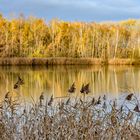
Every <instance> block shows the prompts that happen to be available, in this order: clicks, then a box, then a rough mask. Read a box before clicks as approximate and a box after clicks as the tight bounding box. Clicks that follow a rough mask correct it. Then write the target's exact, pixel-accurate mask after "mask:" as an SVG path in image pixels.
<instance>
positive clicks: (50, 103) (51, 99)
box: [48, 95, 53, 106]
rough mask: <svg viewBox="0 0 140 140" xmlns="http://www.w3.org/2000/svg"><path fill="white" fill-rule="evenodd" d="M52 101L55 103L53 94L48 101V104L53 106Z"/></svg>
mask: <svg viewBox="0 0 140 140" xmlns="http://www.w3.org/2000/svg"><path fill="white" fill-rule="evenodd" d="M52 103H53V95H52V96H51V98H50V100H49V102H48V106H51V105H52Z"/></svg>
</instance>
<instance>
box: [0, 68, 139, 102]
mask: <svg viewBox="0 0 140 140" xmlns="http://www.w3.org/2000/svg"><path fill="white" fill-rule="evenodd" d="M18 75H20V76H21V77H22V78H23V79H24V82H25V84H24V85H22V86H21V87H20V88H19V89H16V90H15V89H13V87H14V84H15V83H16V81H17V77H18ZM73 82H75V84H76V87H77V89H76V93H75V94H74V95H73V96H80V93H79V90H80V88H81V85H82V84H83V83H90V94H89V96H92V95H93V96H99V95H104V94H106V95H107V96H109V97H118V96H119V95H120V94H124V93H126V92H135V93H137V94H138V93H140V67H138V66H137V67H136V66H135V67H134V66H108V67H107V66H49V67H25V66H20V67H17V66H6V67H0V100H2V99H3V98H4V96H5V94H6V92H7V91H10V93H11V95H12V96H13V97H14V98H22V99H24V100H26V101H30V100H32V99H34V100H35V101H36V100H38V98H39V96H40V94H41V92H44V94H45V96H51V95H53V96H54V97H63V96H67V95H68V93H67V90H68V88H69V86H70V85H71V84H72V83H73Z"/></svg>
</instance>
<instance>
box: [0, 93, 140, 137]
mask: <svg viewBox="0 0 140 140" xmlns="http://www.w3.org/2000/svg"><path fill="white" fill-rule="evenodd" d="M70 96H71V95H70ZM139 131H140V110H139V100H138V98H137V97H136V96H135V95H134V94H129V95H127V96H124V97H121V99H114V100H113V99H112V100H109V99H108V98H107V97H106V96H105V95H104V96H103V97H99V98H94V97H90V96H83V97H81V98H74V97H67V98H61V99H58V98H53V96H51V97H50V98H48V99H46V98H45V97H44V95H43V93H42V94H41V95H40V98H39V99H38V102H34V101H33V102H32V104H28V105H27V104H26V105H25V104H22V103H20V101H16V100H12V98H11V97H10V94H9V92H8V93H7V94H6V95H5V99H4V100H3V102H1V104H0V139H3V140H23V139H26V140H47V139H48V140H49V139H50V140H52V139H54V140H55V139H56V140H69V139H74V140H78V139H79V140H87V139H90V140H112V139H116V140H121V139H124V140H125V139H131V140H137V139H140V133H139Z"/></svg>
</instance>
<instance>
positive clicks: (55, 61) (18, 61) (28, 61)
mask: <svg viewBox="0 0 140 140" xmlns="http://www.w3.org/2000/svg"><path fill="white" fill-rule="evenodd" d="M8 65H11V66H12V65H17V66H18V65H31V66H34V65H140V59H121V58H115V59H114V58H113V59H109V60H107V61H105V60H103V59H101V58H66V57H54V58H53V57H50V58H25V57H24V58H22V57H19V58H18V57H13V58H0V66H8Z"/></svg>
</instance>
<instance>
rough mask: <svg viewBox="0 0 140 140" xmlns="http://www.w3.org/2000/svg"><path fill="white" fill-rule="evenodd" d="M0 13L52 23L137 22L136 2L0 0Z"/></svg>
mask: <svg viewBox="0 0 140 140" xmlns="http://www.w3.org/2000/svg"><path fill="white" fill-rule="evenodd" d="M0 12H2V13H3V14H4V15H5V16H7V17H9V16H10V14H11V13H14V14H15V15H19V14H20V13H23V14H25V15H26V16H29V15H34V16H37V17H43V18H45V19H48V20H51V19H52V18H60V19H63V20H68V21H73V20H77V21H106V20H123V19H127V18H140V15H139V13H140V2H139V1H138V0H24V1H23V0H22V1H19V0H12V2H9V0H2V1H0Z"/></svg>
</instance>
